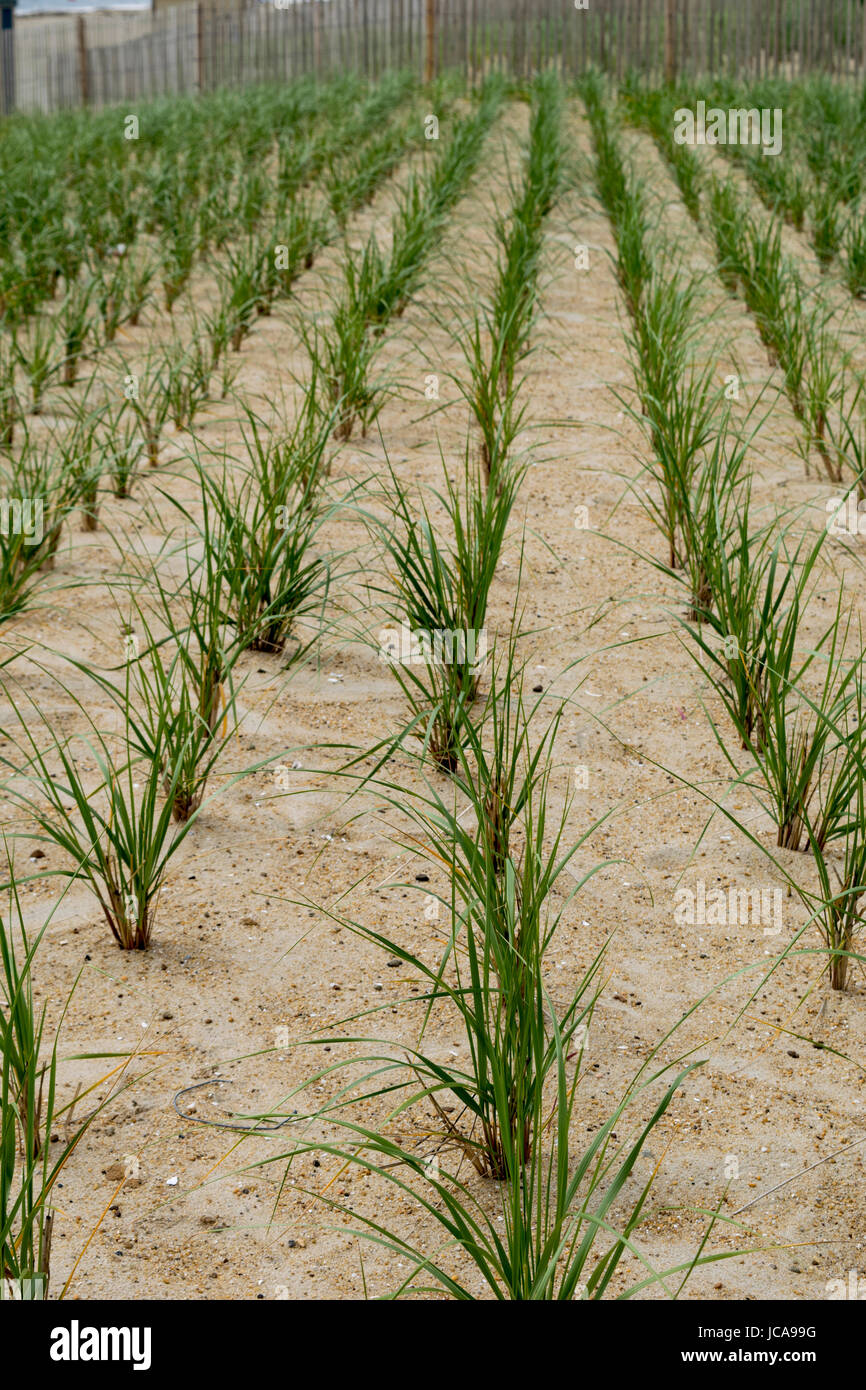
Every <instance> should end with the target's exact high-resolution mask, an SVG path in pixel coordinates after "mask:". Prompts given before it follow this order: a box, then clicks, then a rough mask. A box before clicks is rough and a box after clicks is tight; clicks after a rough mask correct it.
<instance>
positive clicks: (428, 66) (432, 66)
mask: <svg viewBox="0 0 866 1390" xmlns="http://www.w3.org/2000/svg"><path fill="white" fill-rule="evenodd" d="M435 75H436V0H427V3H426V10H425V37H424V81H425V82H432V81H433V78H434V77H435Z"/></svg>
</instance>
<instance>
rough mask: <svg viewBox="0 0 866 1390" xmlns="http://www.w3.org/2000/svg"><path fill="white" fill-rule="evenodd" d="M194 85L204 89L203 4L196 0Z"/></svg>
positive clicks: (198, 89)
mask: <svg viewBox="0 0 866 1390" xmlns="http://www.w3.org/2000/svg"><path fill="white" fill-rule="evenodd" d="M195 85H196V90H197V91H199V92H203V91H204V5H203V3H202V0H198V4H197V5H196V7H195Z"/></svg>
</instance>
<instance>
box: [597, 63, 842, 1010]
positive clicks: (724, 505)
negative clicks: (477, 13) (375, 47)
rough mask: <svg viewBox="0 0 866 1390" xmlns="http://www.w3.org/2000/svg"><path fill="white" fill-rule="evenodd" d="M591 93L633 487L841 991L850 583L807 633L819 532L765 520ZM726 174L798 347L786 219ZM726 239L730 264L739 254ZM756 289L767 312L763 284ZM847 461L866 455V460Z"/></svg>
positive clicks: (685, 297) (747, 781) (684, 309)
mask: <svg viewBox="0 0 866 1390" xmlns="http://www.w3.org/2000/svg"><path fill="white" fill-rule="evenodd" d="M586 96H587V106H588V110H589V113H590V119H591V122H592V124H593V128H594V139H595V148H596V176H597V184H598V189H599V194H600V196H601V199H602V201H603V202H604V203H605V205H606V206H607V207H608V209H609V211H610V213H611V217H612V220H613V223H614V229H615V231H616V233H617V239H618V266H619V273H620V280H621V283H623V285H624V286H625V287H626V299H627V303H628V304H629V307H630V309H631V312H632V317H633V323H634V328H633V333H632V338H631V342H632V350H633V359H634V360H633V365H634V373H635V384H636V387H637V392H638V396H639V401H640V407H639V409H635V408H631V414H632V417H633V418H634V419H635V420H636V421H637V422H638V423H639V424H640V425H641V427H642V429H643V431H644V434H645V437H646V441H647V446H648V452H649V459H648V461H647V463H646V465H645V476H646V477H647V479H648V481H649V483H650V488H649V489H648V490H644V489H643V488H641V490H640V491H639V494H638V496H639V499H640V500H641V501H642V502H643V504H644V507H645V509H646V511H647V512H648V514H649V515H650V516H651V517H652V519H653V521H654V522H655V523H656V525H657V526H658V529H659V530H660V532H661V534H662V537H663V538H664V542H665V546H666V552H667V554H666V559H665V560H664V561H663V562H662V561H658V560H652V563H654V564H655V565H656V566H657V567H659V568H662V569H663V570H664V572H665V573H666V574H667V575H669V577H670V578H671V579H674V580H676V581H678V582H679V583H680V584H681V585H683V586H684V587H685V590H686V612H685V616H683V615H682V614H681V613H680V614H678V615H677V620H678V622H679V624H680V626H681V629H682V631H683V632H684V633H685V634H686V636H687V639H688V641H687V649H688V650H689V651H690V652H691V653H692V654H693V655H694V656H695V657H696V658H697V660H698V662H699V664H700V666H701V669H702V672H703V674H704V676H705V678H706V679H707V681H708V683H709V685H710V687H711V689H712V690H713V691H714V692H715V694H716V696H717V697H718V700H719V705H720V707H721V709H722V710H723V711H724V712H725V715H726V716H727V718H728V720H729V721H730V726H732V731H733V733H734V735H735V736H736V738H737V742H738V743H739V745H740V749H741V751H744V752H745V753H746V754H748V758H749V761H748V763H747V766H746V767H743V766H742V759H741V757H739V756H738V754H737V752H736V745H735V744H733V743H732V740H731V738H730V734H729V733H728V732H727V729H726V726H725V725H723V724H720V723H719V722H718V720H717V718H716V716H715V714H713V713H712V712H711V711H709V710H708V717H709V718H710V720H711V722H712V724H713V729H714V733H715V736H716V739H717V741H718V744H719V747H720V748H721V749H722V751H723V752H724V754H725V757H726V759H727V761H728V763H729V766H730V768H731V775H732V778H733V779H734V781H735V783H737V784H741V785H744V786H746V787H748V788H749V789H750V790H751V791H752V793H753V794H754V796H755V798H756V800H757V801H758V804H759V805H760V806H761V808H762V810H763V811H764V812H765V813H766V814H767V816H768V817H769V819H770V820H771V822H772V823H773V824H775V826H776V832H777V845H778V846H779V847H782V848H785V849H792V850H802V851H804V852H807V853H809V854H811V857H812V861H813V866H814V873H813V875H812V876H811V881H810V882H809V883H807V884H806V885H805V886H803V885H802V884H801V882H800V880H799V878H798V876H797V875H795V874H792V873H791V872H790V870H789V869H788V868H786V867H785V866H784V865H782V864H778V865H777V867H778V868H779V871H780V873H782V874H783V876H784V878H785V879H786V881H787V883H788V884H789V885H790V887H791V889H792V891H796V892H797V894H798V896H799V897H800V899H801V901H802V903H803V905H804V908H805V909H806V911H807V914H808V915H807V921H806V923H805V925H804V928H803V931H805V930H806V929H807V928H808V927H809V926H811V924H812V923H815V924H817V926H818V928H819V930H820V931H821V934H822V937H823V942H824V949H825V951H826V958H827V970H828V973H829V977H830V982H831V985H832V986H833V988H835V989H844V988H845V987H846V985H847V983H848V980H849V975H850V969H851V964H852V962H853V961H858V960H860V959H861V957H860V955H859V954H858V951H857V946H856V937H857V935H858V933H859V931H860V930H861V927H862V911H861V903H862V901H863V899H864V895H866V858H864V846H866V829H864V822H863V817H862V810H863V768H864V743H863V732H862V724H861V719H860V714H861V704H862V690H863V674H864V672H863V662H864V653H863V642H862V633H861V631H860V626H859V622H858V619H857V616H856V612H855V610H854V609H853V607H852V605H851V603H850V600H848V598H847V596H846V594H845V590H844V585H843V586H842V587H840V588H839V590H838V593H837V597H836V601H835V603H834V605H833V610H832V617H831V620H830V621H829V622H828V623H826V624H824V626H823V627H822V629H821V630H820V631H819V633H818V636H817V638H816V639H815V640H814V641H804V636H803V633H804V629H805V625H806V620H807V612H808V615H809V616H811V615H812V611H813V610H814V604H813V603H812V600H814V598H815V594H816V587H817V585H816V581H817V578H818V572H819V571H818V566H819V562H820V560H821V557H822V552H823V548H824V545H825V542H826V535H827V533H826V530H822V531H821V533H820V535H819V536H818V538H817V540H814V539H812V540H810V539H809V537H808V535H807V534H804V533H803V531H802V525H801V523H800V522H799V520H798V518H796V517H791V516H785V515H781V516H779V517H776V518H772V519H771V520H770V521H769V522H768V521H756V520H755V518H754V512H753V507H752V478H751V474H750V471H749V468H748V452H749V448H750V445H751V442H752V437H753V433H754V430H753V427H751V426H748V425H747V426H746V427H744V426H742V425H740V426H737V425H736V424H735V422H734V421H733V420H732V417H731V411H730V408H729V406H728V405H727V404H726V403H724V402H723V399H722V393H721V392H720V391H719V390H718V389H717V388H715V387H714V385H713V372H712V370H711V369H709V368H706V369H703V368H700V367H699V366H695V365H694V364H693V363H692V360H691V347H692V346H693V344H694V339H695V332H696V328H695V325H696V321H697V319H696V315H697V307H698V306H697V287H696V285H695V282H694V281H693V280H691V279H690V278H689V277H688V274H687V273H685V272H683V271H682V269H681V268H679V269H678V268H677V267H676V265H675V266H674V267H670V266H668V267H667V268H666V270H665V271H663V272H662V276H663V280H664V288H665V293H664V294H660V293H659V292H658V288H659V282H658V280H657V279H656V276H657V275H658V267H659V266H660V265H663V264H664V252H663V250H662V248H660V247H659V246H658V244H657V241H656V236H655V230H654V228H653V227H652V225H651V221H650V215H649V212H648V208H647V202H646V195H645V190H644V187H643V185H642V184H641V183H640V182H639V181H638V180H637V178H636V176H635V175H634V172H633V170H632V169H631V166H630V165H629V163H628V161H627V160H626V159H625V156H624V155H623V153H622V149H621V144H620V139H619V134H618V131H617V128H616V125H615V122H614V120H613V118H612V117H611V115H610V112H609V110H608V108H607V105H606V103H605V101H604V97H603V94H602V92H601V90H600V87H599V85H598V84H597V83H591V84H590V85H589V86H588V88H587V92H586ZM726 187H727V186H723V185H717V190H716V195H715V197H716V202H718V201H719V199H720V197H721V198H722V200H723V207H724V209H725V210H726V211H727V212H728V214H729V216H728V219H727V221H726V222H725V224H724V229H723V230H720V228H719V222H718V218H719V217H720V213H719V211H718V210H717V209H716V210H714V217H715V218H716V219H717V220H716V222H715V223H714V226H715V227H716V231H717V237H718V236H719V235H725V236H727V237H728V238H729V239H730V241H734V240H735V239H737V241H736V244H738V245H739V244H740V242H739V240H738V239H739V237H740V236H743V237H745V239H746V244H747V245H749V246H751V247H753V248H754V253H755V258H756V259H758V260H759V261H760V263H761V264H762V265H769V266H770V267H772V268H773V270H772V272H770V273H767V274H762V275H761V276H760V277H758V276H756V275H755V274H754V272H752V271H750V270H749V268H748V267H744V265H743V262H742V261H740V262H738V264H739V267H740V275H741V276H742V277H743V278H744V280H746V283H747V286H749V287H751V291H750V292H751V293H752V295H755V294H756V293H757V289H758V287H759V286H760V287H761V288H762V289H764V290H766V289H767V286H769V285H770V284H772V285H773V286H774V289H773V290H772V291H769V290H767V293H766V295H765V298H764V299H762V301H761V307H762V312H761V313H758V314H757V317H758V322H759V325H761V324H763V333H765V334H767V335H768V337H769V339H770V341H772V342H775V343H778V345H779V350H780V351H784V352H785V353H787V352H789V351H791V345H790V344H789V343H786V344H785V346H784V348H783V347H782V341H781V327H779V330H778V337H776V336H775V334H772V333H771V332H770V330H769V329H768V327H767V323H768V320H772V321H773V322H775V323H777V324H778V318H777V317H775V315H776V314H777V313H778V314H780V313H781V312H782V311H781V310H779V304H780V302H781V303H782V304H783V305H784V304H785V303H786V300H785V292H786V285H787V283H788V282H787V281H786V279H785V275H784V269H780V266H781V265H782V262H781V261H780V252H779V250H778V235H777V234H773V233H771V234H770V236H769V238H768V239H766V240H764V241H763V242H762V241H761V240H760V237H759V233H758V229H757V227H756V226H755V224H749V223H746V224H745V226H746V230H745V232H743V231H742V227H743V219H742V217H740V218H739V219H738V221H737V226H736V227H735V225H734V224H735V217H734V209H733V206H732V205H730V204H729V202H728V201H727V199H728V196H729V195H728V194H727V193H725V192H724V190H725V188H726ZM717 244H718V243H717ZM725 245H728V242H727V241H726V242H725ZM731 255H732V253H730V252H729V256H728V258H726V259H725V260H724V261H723V262H722V264H723V266H725V267H728V266H730V264H731V259H730V256H731ZM773 272H775V273H773ZM752 303H753V305H755V307H756V310H757V300H756V299H755V298H753V300H752ZM813 327H814V325H813ZM806 331H808V330H806ZM818 331H819V332H820V329H819V330H818ZM766 340H767V338H765V341H766ZM785 360H786V361H788V360H789V359H788V358H786V359H785ZM789 375H790V374H789ZM789 385H790V383H789ZM849 463H850V465H851V466H852V467H855V468H856V467H857V464H858V461H857V460H856V459H849ZM833 476H835V473H834V475H833ZM798 532H799V533H800V534H799V535H798ZM810 604H811V605H812V608H811V610H810ZM725 814H730V813H729V812H725ZM732 818H733V817H732ZM736 823H737V824H738V825H739V828H740V829H741V830H742V831H743V832H744V833H745V834H747V835H748V836H749V838H750V839H751V840H752V841H753V842H754V843H755V844H757V845H760V846H761V847H762V848H764V847H763V845H762V844H761V841H760V839H759V838H758V837H756V836H755V835H754V834H753V833H752V831H750V830H748V829H747V828H746V827H745V826H744V825H743V824H741V823H740V822H736ZM764 852H767V851H766V849H765V851H764ZM770 857H771V859H772V857H773V856H772V853H771V852H770ZM774 862H775V861H774ZM801 936H802V931H801V932H798V934H797V941H798V942H799V940H800V938H801Z"/></svg>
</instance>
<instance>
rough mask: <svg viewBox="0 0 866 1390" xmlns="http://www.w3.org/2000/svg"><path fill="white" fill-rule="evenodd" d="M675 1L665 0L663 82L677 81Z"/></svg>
mask: <svg viewBox="0 0 866 1390" xmlns="http://www.w3.org/2000/svg"><path fill="white" fill-rule="evenodd" d="M676 33H677V0H665V82H676V79H677V39H676Z"/></svg>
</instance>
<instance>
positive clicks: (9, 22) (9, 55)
mask: <svg viewBox="0 0 866 1390" xmlns="http://www.w3.org/2000/svg"><path fill="white" fill-rule="evenodd" d="M14 25H15V11H14V10H13V8H12V5H11V4H4V5H2V6H0V111H2V113H3V115H4V116H9V115H11V114H12V112H13V111H14V110H15V28H14Z"/></svg>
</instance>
